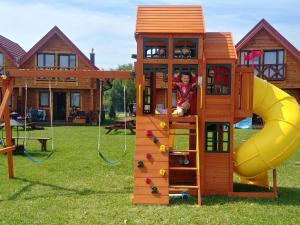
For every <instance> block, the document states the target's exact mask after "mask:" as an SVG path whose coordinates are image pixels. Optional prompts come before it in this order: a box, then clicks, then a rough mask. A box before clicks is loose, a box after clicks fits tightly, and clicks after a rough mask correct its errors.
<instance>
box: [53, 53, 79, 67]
mask: <svg viewBox="0 0 300 225" xmlns="http://www.w3.org/2000/svg"><path fill="white" fill-rule="evenodd" d="M61 56H67V57H68V67H61V65H60V61H61V59H60V57H61ZM71 56H74V57H75V66H74V67H71V66H70V63H71ZM57 57H58V61H57V63H58V65H57V66H58V67H59V68H60V69H66V70H75V69H76V64H77V57H76V54H73V53H70V54H69V53H59V54H58V55H57Z"/></svg>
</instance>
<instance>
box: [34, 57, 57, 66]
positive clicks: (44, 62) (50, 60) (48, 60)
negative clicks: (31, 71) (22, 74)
mask: <svg viewBox="0 0 300 225" xmlns="http://www.w3.org/2000/svg"><path fill="white" fill-rule="evenodd" d="M37 66H38V68H51V67H54V66H55V55H54V54H53V53H38V54H37Z"/></svg>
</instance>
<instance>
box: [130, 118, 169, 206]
mask: <svg viewBox="0 0 300 225" xmlns="http://www.w3.org/2000/svg"><path fill="white" fill-rule="evenodd" d="M160 121H162V118H161V117H154V116H137V120H136V124H137V130H136V134H137V135H136V148H135V157H134V191H133V203H134V204H168V203H169V195H168V194H169V190H168V187H169V175H168V174H169V157H168V146H169V133H168V131H167V129H163V128H161V127H160V126H159V124H160ZM166 124H168V122H166ZM147 130H151V131H152V132H153V135H154V136H155V137H157V138H158V143H153V141H152V138H151V137H147ZM162 144H163V145H165V146H166V152H164V153H162V152H160V145H162ZM147 154H148V155H149V154H150V155H151V158H148V157H147ZM140 160H141V161H143V163H144V167H143V168H138V167H137V164H138V161H140ZM160 169H164V170H166V174H165V175H163V176H162V175H160V173H159V171H160ZM146 179H150V180H151V183H150V184H147V183H146ZM152 185H154V186H156V187H157V188H158V193H156V194H153V193H151V186H152Z"/></svg>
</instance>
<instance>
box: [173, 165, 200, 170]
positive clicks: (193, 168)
mask: <svg viewBox="0 0 300 225" xmlns="http://www.w3.org/2000/svg"><path fill="white" fill-rule="evenodd" d="M169 170H197V167H184V166H180V167H179V166H172V167H170V168H169Z"/></svg>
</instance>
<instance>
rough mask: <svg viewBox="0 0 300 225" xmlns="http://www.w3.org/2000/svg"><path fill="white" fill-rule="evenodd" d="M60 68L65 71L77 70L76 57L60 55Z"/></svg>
mask: <svg viewBox="0 0 300 225" xmlns="http://www.w3.org/2000/svg"><path fill="white" fill-rule="evenodd" d="M58 66H59V67H60V68H63V69H75V67H76V55H71V54H60V55H59V57H58Z"/></svg>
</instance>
